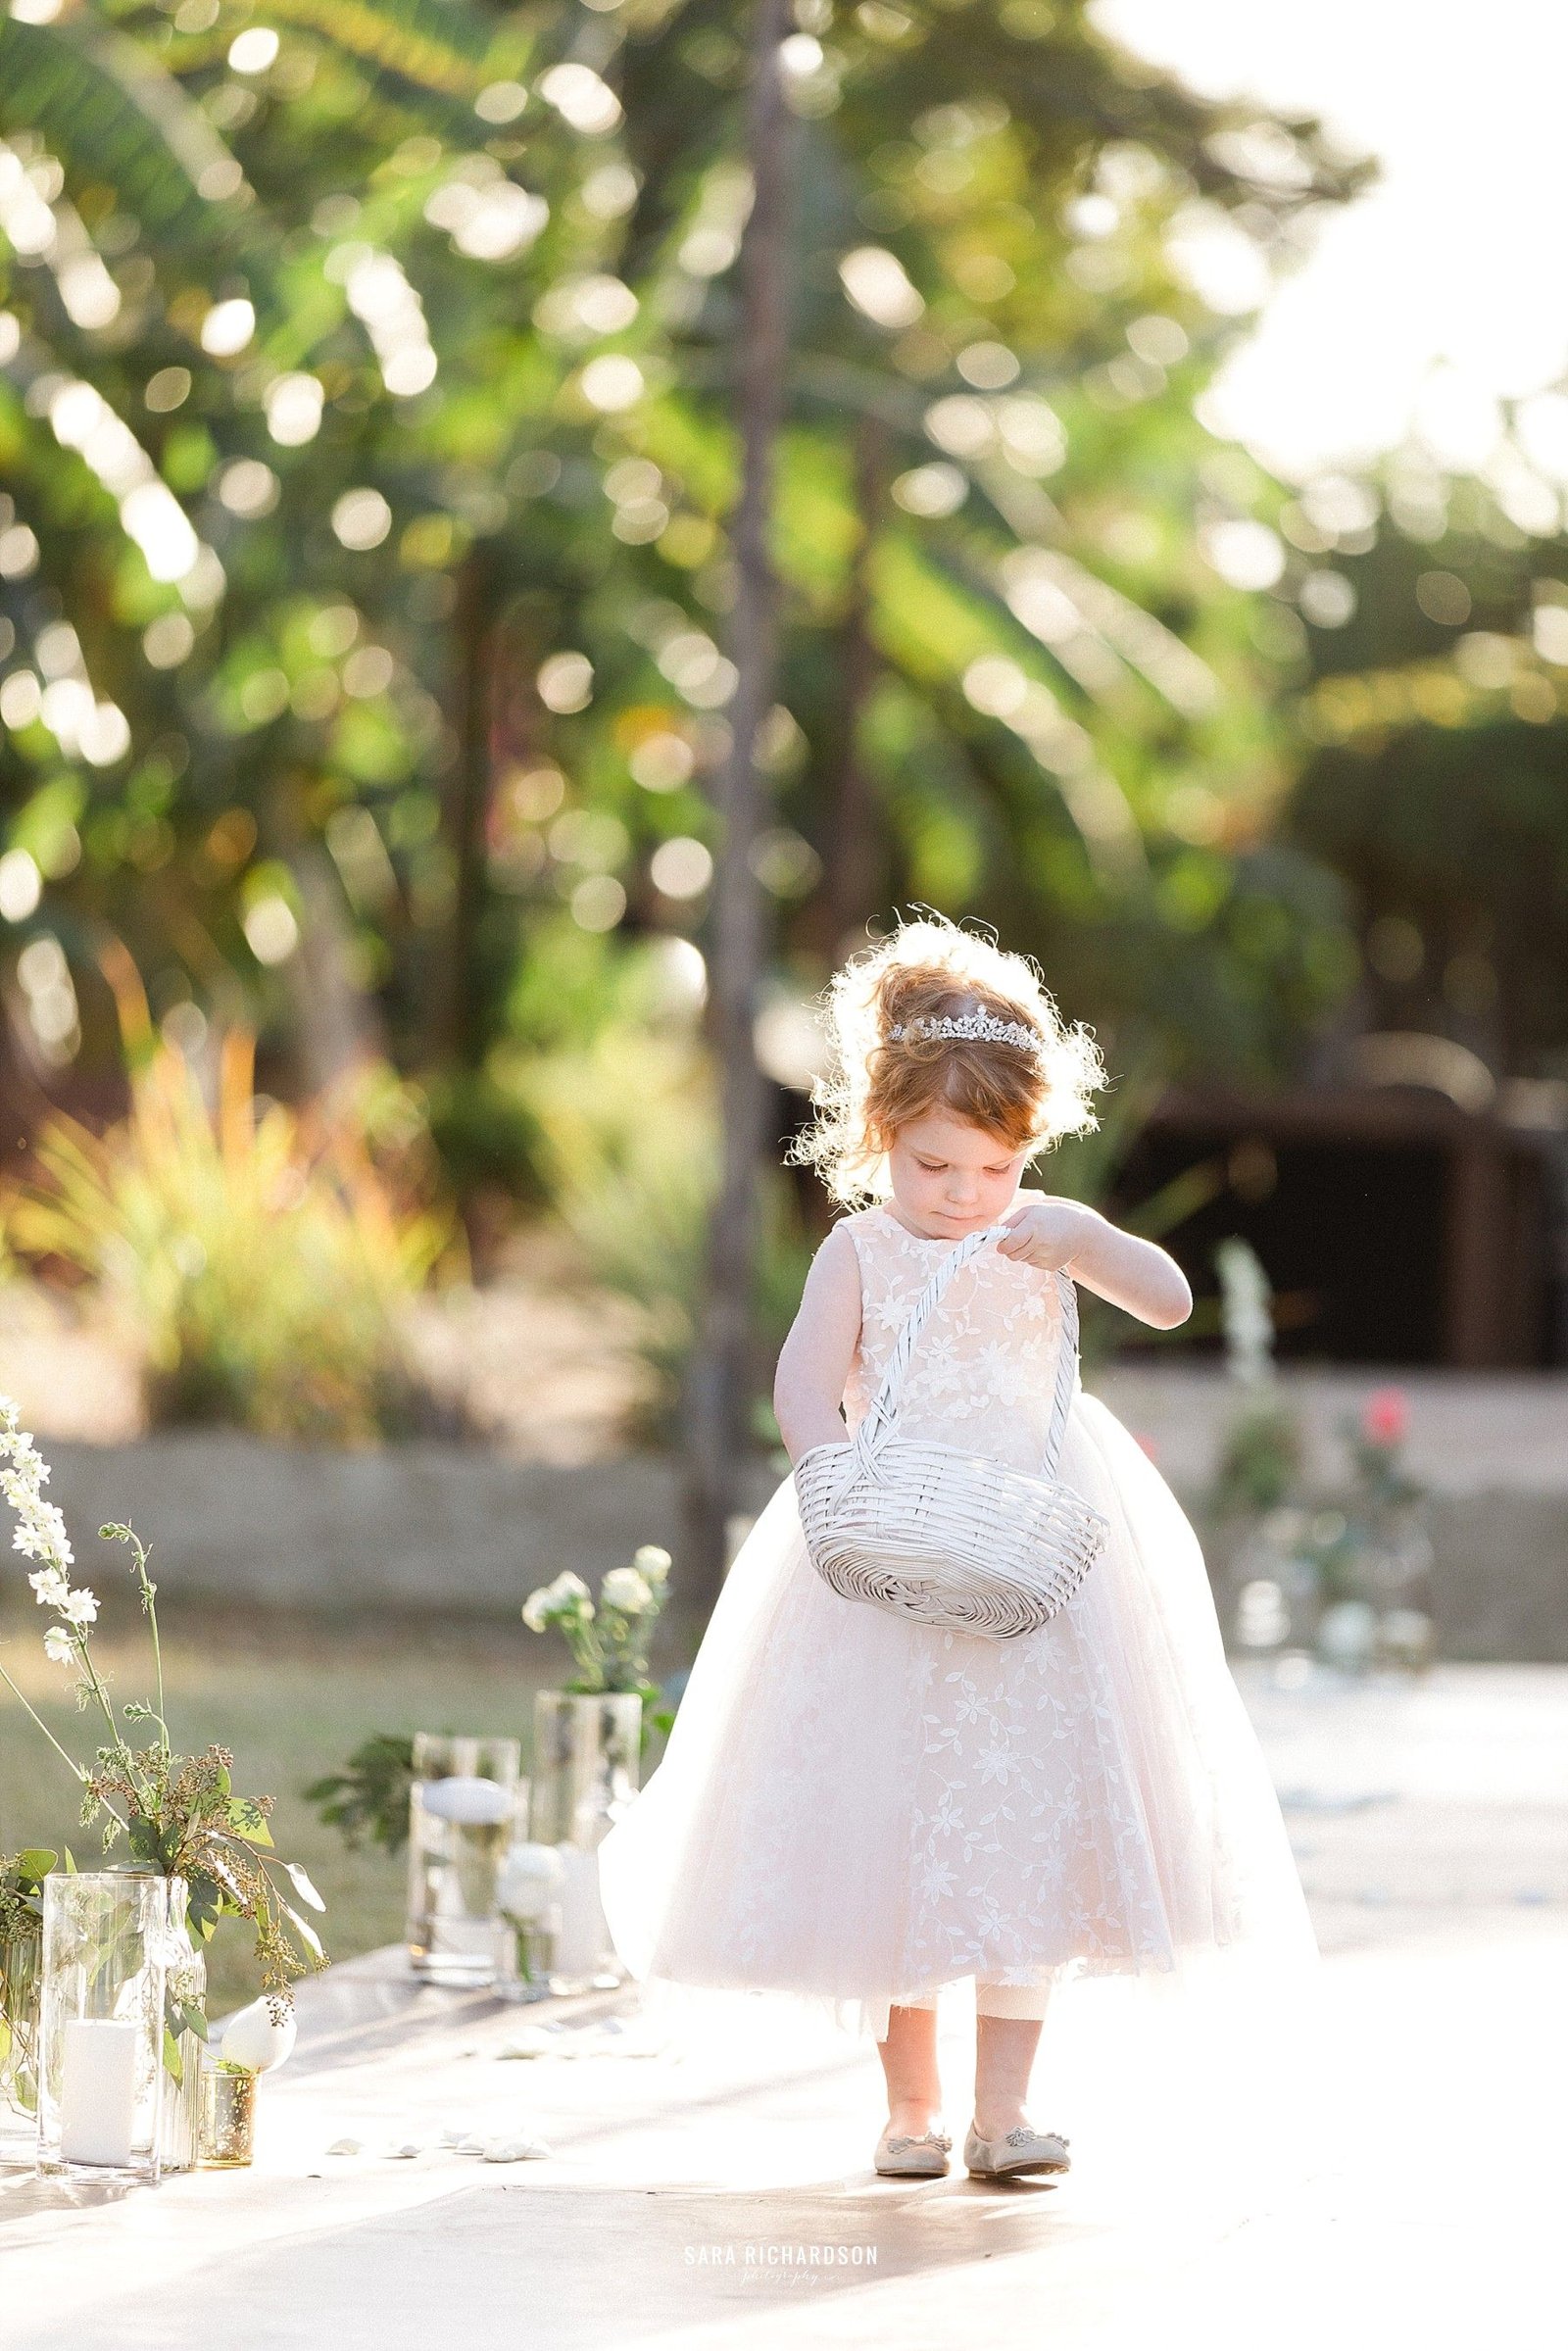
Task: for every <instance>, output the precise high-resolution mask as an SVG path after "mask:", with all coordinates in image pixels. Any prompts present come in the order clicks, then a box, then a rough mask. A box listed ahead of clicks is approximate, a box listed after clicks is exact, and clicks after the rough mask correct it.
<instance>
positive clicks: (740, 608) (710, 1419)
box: [683, 0, 795, 1601]
mask: <svg viewBox="0 0 1568 2351" xmlns="http://www.w3.org/2000/svg"><path fill="white" fill-rule="evenodd" d="M792 22H793V20H792V17H791V14H790V9H789V6H788V0H758V4H757V8H756V13H755V15H754V18H753V25H752V86H751V96H750V102H749V105H748V110H747V148H748V153H749V158H750V163H751V170H752V181H753V188H754V198H753V204H752V211H751V216H750V218H749V220H748V221H747V224H746V232H745V236H744V238H743V240H742V244H741V257H740V285H741V318H740V327H739V355H738V383H739V422H740V432H741V444H742V481H741V496H740V503H739V505H738V507H737V509H736V513H735V518H734V523H733V526H732V532H731V544H732V547H733V551H734V560H735V570H736V597H735V607H734V612H733V616H732V619H733V625H732V629H731V652H732V655H733V658H734V661H735V665H736V668H737V669H738V671H739V673H740V674H739V679H738V682H737V684H736V688H735V696H734V702H733V705H732V709H731V724H732V727H733V740H732V743H731V746H730V750H729V754H728V756H727V758H726V759H725V760H724V763H723V766H722V768H721V770H720V772H719V774H718V777H717V779H716V785H715V792H714V800H715V808H716V812H717V815H718V818H719V824H720V828H721V829H720V837H719V846H718V857H717V866H716V871H715V875H714V882H713V896H712V910H711V925H710V937H709V1016H710V1023H711V1038H712V1044H713V1050H714V1053H715V1054H716V1056H717V1060H718V1066H719V1080H720V1092H721V1101H722V1110H723V1159H722V1169H721V1175H720V1182H719V1193H718V1199H717V1201H716V1203H715V1205H714V1209H713V1215H712V1222H711V1229H710V1237H709V1262H708V1286H707V1296H706V1298H705V1301H704V1312H703V1319H702V1330H701V1334H700V1337H699V1341H698V1346H697V1348H696V1352H695V1356H694V1360H693V1365H692V1371H691V1377H690V1380H689V1383H688V1392H687V1401H686V1416H685V1418H686V1494H685V1518H686V1558H685V1560H684V1562H683V1567H684V1572H685V1578H686V1583H687V1589H688V1591H689V1592H691V1593H692V1594H693V1596H694V1597H699V1598H701V1599H704V1600H708V1601H711V1600H712V1599H713V1597H714V1596H716V1594H717V1592H718V1588H719V1585H720V1584H721V1582H722V1581H723V1575H724V1567H725V1559H726V1530H727V1526H728V1522H729V1518H730V1515H731V1512H732V1510H733V1508H734V1506H735V1502H736V1497H737V1491H738V1483H737V1482H738V1473H739V1471H740V1469H741V1467H742V1464H743V1463H744V1460H745V1457H746V1452H747V1449H748V1446H749V1443H750V1437H751V1431H750V1428H749V1425H748V1423H749V1417H750V1416H749V1404H750V1399H751V1381H752V1374H753V1368H754V1367H753V1361H752V1355H753V1347H752V1336H753V1334H752V1296H753V1289H754V1277H755V1268H756V1260H757V1248H758V1238H759V1229H760V1200H759V1173H760V1161H761V1153H762V1148H763V1131H762V1130H763V1117H764V1110H765V1105H766V1101H767V1093H766V1087H765V1084H764V1081H763V1078H762V1074H761V1072H760V1069H759V1068H758V1066H757V1055H756V1051H755V1048H754V1044H753V1031H754V1024H755V1021H756V1016H757V1007H758V997H759V988H760V980H761V974H762V965H763V955H764V950H765V936H764V922H763V907H762V892H761V887H760V883H759V882H758V879H757V876H756V874H755V873H754V872H753V870H752V852H753V848H754V845H755V843H756V840H757V836H758V833H759V832H760V829H761V815H762V808H763V802H764V786H763V782H762V778H761V776H760V773H759V770H758V765H757V759H756V737H757V730H758V727H759V725H760V722H761V720H762V718H763V717H764V715H765V714H766V712H767V711H768V710H770V709H771V708H772V702H773V681H774V673H775V669H776V665H777V636H778V615H777V604H778V596H777V583H776V581H775V579H774V576H773V567H772V561H771V556H770V552H769V547H768V525H769V521H770V516H771V508H772V486H773V463H774V452H775V447H776V443H777V440H778V432H779V426H780V423H781V421H782V418H783V414H784V396H785V393H784V387H785V374H786V368H787V365H788V359H789V280H790V214H791V180H792V174H793V166H794V143H795V142H794V138H793V135H792V131H793V124H792V122H791V118H790V116H789V113H788V111H787V108H786V106H785V102H784V91H783V79H782V70H781V67H780V64H779V48H780V44H781V43H782V42H783V40H784V39H785V38H786V36H787V34H788V32H789V30H790V27H791V24H792Z"/></svg>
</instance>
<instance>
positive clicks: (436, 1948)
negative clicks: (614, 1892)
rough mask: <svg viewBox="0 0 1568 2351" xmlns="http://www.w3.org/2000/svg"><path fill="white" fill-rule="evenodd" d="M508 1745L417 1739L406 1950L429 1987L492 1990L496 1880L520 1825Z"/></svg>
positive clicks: (422, 1735) (498, 1948) (523, 1809)
mask: <svg viewBox="0 0 1568 2351" xmlns="http://www.w3.org/2000/svg"><path fill="white" fill-rule="evenodd" d="M521 1761H522V1750H521V1746H520V1743H519V1741H518V1740H516V1739H482V1738H468V1737H462V1738H458V1737H452V1736H449V1735H447V1734H444V1733H443V1734H438V1733H434V1732H423V1731H421V1732H419V1733H417V1735H416V1738H415V1741H414V1786H413V1788H411V1790H410V1794H409V1876H408V1945H409V1962H410V1965H411V1966H412V1967H413V1969H414V1971H415V1973H416V1975H418V1976H422V1977H424V1979H425V1980H426V1982H428V1983H432V1984H458V1985H481V1984H493V1983H494V1982H495V1980H496V1977H497V1975H498V1974H499V1973H500V1972H501V1968H502V1962H503V1957H504V1952H503V1940H502V1938H503V1935H504V1933H505V1930H504V1928H503V1926H502V1922H501V1917H500V1911H499V1907H498V1904H497V1899H496V1886H497V1879H498V1876H499V1873H500V1869H501V1864H502V1862H503V1860H504V1859H505V1857H506V1855H507V1852H508V1851H509V1849H510V1848H511V1846H512V1845H513V1844H514V1842H515V1840H516V1837H517V1836H518V1833H519V1829H520V1826H521V1823H522V1822H523V1821H524V1820H525V1818H526V1813H527V1803H528V1783H527V1781H526V1780H524V1779H523V1778H522V1777H521Z"/></svg>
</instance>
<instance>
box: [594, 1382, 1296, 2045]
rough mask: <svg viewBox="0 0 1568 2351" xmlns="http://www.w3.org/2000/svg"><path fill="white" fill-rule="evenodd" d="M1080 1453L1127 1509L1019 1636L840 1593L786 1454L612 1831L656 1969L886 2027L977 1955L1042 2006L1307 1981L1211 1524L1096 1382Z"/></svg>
mask: <svg viewBox="0 0 1568 2351" xmlns="http://www.w3.org/2000/svg"><path fill="white" fill-rule="evenodd" d="M1060 1474H1061V1475H1062V1476H1063V1477H1064V1478H1065V1479H1066V1480H1067V1481H1068V1482H1069V1483H1070V1484H1071V1485H1073V1486H1075V1487H1076V1488H1077V1489H1078V1491H1079V1492H1080V1493H1081V1494H1084V1495H1085V1497H1086V1498H1087V1499H1088V1500H1089V1501H1091V1502H1092V1503H1094V1504H1095V1505H1096V1507H1097V1508H1099V1509H1100V1510H1101V1511H1103V1513H1104V1515H1105V1517H1106V1519H1107V1520H1108V1522H1109V1529H1110V1532H1109V1535H1108V1538H1107V1542H1106V1545H1105V1549H1104V1552H1103V1555H1102V1557H1101V1559H1100V1560H1099V1562H1098V1563H1097V1565H1096V1566H1095V1567H1094V1569H1093V1570H1092V1571H1091V1573H1090V1575H1089V1577H1088V1579H1087V1580H1086V1582H1085V1583H1084V1585H1083V1586H1082V1587H1081V1589H1080V1591H1079V1592H1078V1593H1077V1595H1076V1597H1075V1598H1074V1599H1073V1600H1072V1601H1071V1602H1070V1603H1069V1605H1068V1606H1067V1607H1066V1608H1065V1609H1064V1610H1062V1611H1061V1612H1060V1613H1059V1614H1058V1615H1057V1616H1056V1617H1054V1619H1053V1620H1052V1622H1051V1623H1050V1624H1048V1625H1046V1626H1045V1627H1043V1628H1042V1629H1041V1631H1040V1632H1038V1633H1035V1634H1030V1635H1027V1636H1024V1637H1023V1638H1021V1639H1017V1640H1013V1641H988V1640H985V1639H982V1638H979V1637H976V1636H972V1635H964V1634H954V1633H946V1632H937V1631H933V1630H930V1629H927V1628H925V1627H921V1626H916V1625H910V1624H907V1623H905V1622H903V1621H902V1620H900V1619H898V1618H896V1617H893V1616H890V1615H888V1614H886V1613H885V1612H884V1611H882V1610H880V1609H878V1608H874V1607H871V1606H868V1605H866V1604H864V1603H862V1602H856V1601H850V1600H845V1599H843V1598H842V1597H840V1595H839V1594H838V1593H836V1592H833V1591H831V1590H830V1589H829V1588H828V1586H826V1585H825V1584H824V1583H823V1582H822V1581H821V1579H820V1578H819V1577H818V1576H817V1575H816V1573H815V1571H814V1570H813V1568H812V1567H811V1565H810V1562H809V1558H808V1555H807V1552H806V1547H805V1543H804V1541H803V1538H802V1534H801V1526H800V1519H799V1514H798V1512H797V1509H796V1504H795V1494H794V1487H793V1484H792V1482H791V1481H790V1480H789V1479H786V1480H785V1481H784V1482H783V1484H782V1485H781V1486H780V1487H779V1489H778V1491H777V1493H776V1494H774V1495H773V1497H772V1499H771V1500H770V1501H769V1503H768V1505H767V1507H766V1509H765V1510H764V1511H763V1513H762V1515H761V1517H760V1519H759V1520H758V1522H757V1524H756V1526H755V1527H754V1528H753V1530H752V1532H751V1534H750V1536H749V1537H748V1539H747V1541H746V1543H745V1544H744V1545H743V1546H742V1548H741V1550H740V1552H739V1553H738V1555H737V1557H736V1559H735V1561H734V1564H733V1565H732V1567H731V1569H730V1572H729V1575H728V1576H727V1578H726V1580H725V1583H724V1585H723V1588H722V1590H721V1592H720V1593H719V1597H718V1600H717V1603H716V1605H715V1607H714V1610H713V1613H712V1616H711V1619H710V1622H709V1625H708V1629H707V1632H706V1634H705V1637H704V1640H703V1642H702V1646H701V1648H700V1650H699V1652H698V1655H697V1658H696V1660H695V1663H694V1664H693V1667H692V1671H691V1675H690V1678H689V1680H688V1683H687V1686H686V1690H685V1693H684V1695H683V1697H682V1699H681V1703H680V1707H679V1711H678V1713H677V1716H676V1719H675V1723H674V1726H673V1729H672V1731H671V1733H670V1737H669V1740H668V1744H667V1747H666V1749H665V1752H664V1755H663V1758H662V1761H661V1763H660V1764H659V1766H658V1768H657V1770H656V1771H655V1772H654V1773H653V1774H652V1776H651V1778H650V1780H649V1782H648V1785H647V1787H646V1788H644V1789H643V1791H642V1793H641V1795H640V1796H638V1797H637V1798H636V1800H635V1801H634V1802H633V1804H632V1805H631V1806H630V1808H629V1809H628V1811H627V1812H626V1813H625V1814H624V1815H623V1816H622V1818H621V1819H620V1820H619V1821H618V1822H617V1823H616V1825H615V1826H614V1828H613V1830H612V1831H611V1833H610V1835H609V1837H607V1838H606V1840H605V1842H604V1844H603V1845H602V1846H601V1847H600V1854H599V1866H600V1890H601V1897H602V1900H603V1903H604V1908H605V1914H606V1918H607V1920H608V1922H609V1925H610V1929H611V1934H612V1936H613V1941H614V1944H615V1948H616V1950H617V1951H618V1953H619V1955H620V1957H621V1960H622V1962H623V1963H624V1965H625V1966H626V1967H627V1968H628V1969H629V1970H630V1972H631V1973H632V1975H633V1976H634V1977H636V1978H638V1979H640V1980H642V1981H643V1982H644V1983H645V1984H648V1985H650V1986H652V1987H658V1986H661V1985H666V1986H676V1985H679V1986H703V1987H709V1988H711V1990H713V1991H727V1992H757V1993H766V1994H772V1995H775V1996H782V1997H787V1998H793V1999H794V2000H797V2001H804V2002H806V2003H809V2005H810V2006H811V2007H813V2008H815V2009H817V2010H819V2011H823V2010H825V2012H826V2013H827V2014H828V2015H830V2016H831V2018H832V2019H833V2021H834V2023H836V2024H837V2025H839V2026H840V2027H842V2028H843V2029H844V2030H846V2031H849V2032H851V2033H860V2034H869V2035H871V2036H872V2037H874V2038H876V2039H878V2040H880V2039H883V2038H885V2037H886V2033H887V2030H888V2012H889V2009H890V2007H891V2006H893V2005H894V2004H896V2003H900V2002H902V2001H908V2000H916V1999H923V2000H925V2001H927V2002H929V2001H930V1999H931V1997H932V1996H933V1995H934V1994H936V1993H938V1992H939V1991H941V1990H942V1989H943V1987H945V1986H947V1985H949V1984H956V1983H959V1982H961V1981H962V1980H964V1979H966V1978H973V1979H975V1981H976V1982H977V1984H990V1985H996V1986H1001V1987H1017V1988H1018V1990H1019V1991H1020V1993H1022V1994H1023V1997H1022V1998H1021V1999H1020V2001H1019V2003H1018V2005H1020V2006H1021V2007H1022V2008H1023V2009H1024V2010H1025V2011H1026V2012H1028V2011H1029V2009H1030V2008H1031V2005H1033V2008H1034V2013H1043V2011H1044V2008H1045V2005H1046V1997H1047V1996H1049V1997H1050V1998H1051V2000H1052V2003H1053V2006H1055V2005H1056V2004H1057V1994H1058V1991H1059V1987H1061V1986H1063V1985H1065V1984H1069V1983H1074V1982H1076V1981H1078V1980H1080V1979H1087V1978H1099V1977H1122V1978H1130V1979H1135V1980H1138V1981H1140V1982H1144V1983H1148V1984H1152V1985H1154V1986H1157V1987H1159V1988H1161V1989H1168V1988H1173V1987H1174V1988H1180V1987H1183V1986H1193V1985H1196V1984H1198V1982H1199V1980H1200V1979H1202V1978H1208V1979H1210V1980H1212V1981H1214V1982H1215V1983H1216V1984H1217V1988H1218V1990H1219V1993H1220V2009H1219V2011H1217V2012H1216V2013H1224V2014H1226V2015H1229V2016H1232V2017H1239V2015H1240V2010H1239V2009H1238V2008H1237V2006H1236V1999H1237V1995H1238V1994H1240V1993H1243V1992H1245V1990H1247V1989H1248V1988H1250V1989H1251V1990H1252V1991H1254V1992H1261V1993H1262V1994H1263V1995H1264V1997H1265V1999H1267V2000H1270V2001H1272V1999H1273V1998H1274V1996H1275V1995H1280V1994H1283V1995H1284V1996H1285V1997H1286V1998H1287V1999H1289V1998H1290V1997H1292V1996H1293V1994H1294V1992H1295V1991H1296V1989H1297V1988H1298V1987H1300V1986H1304V1985H1306V1984H1309V1983H1310V1981H1311V1979H1312V1978H1313V1976H1314V1974H1315V1965H1316V1960H1317V1946H1316V1942H1315V1939H1314V1936H1313V1934H1312V1929H1311V1926H1310V1923H1309V1921H1308V1917H1307V1912H1306V1905H1305V1901H1304V1898H1303V1895H1302V1891H1301V1886H1300V1881H1299V1876H1298V1874H1297V1869H1296V1865H1295V1861H1294V1859H1293V1856H1292V1854H1291V1850H1290V1845H1289V1841H1288V1839H1287V1837H1286V1833H1285V1827H1284V1823H1283V1820H1282V1818H1281V1814H1280V1808H1279V1803H1278V1800H1277V1798H1276V1796H1275V1793H1274V1790H1273V1788H1272V1786H1271V1785H1270V1782H1269V1777H1268V1773H1267V1769H1266V1766H1265V1764H1264V1760H1263V1756H1262V1753H1261V1750H1260V1749H1259V1746H1258V1743H1257V1739H1256V1737H1255V1735H1254V1733H1253V1731H1252V1728H1251V1724H1250V1720H1249V1718H1248V1716H1247V1713H1246V1710H1245V1708H1244V1706H1243V1703H1242V1699H1241V1696H1240V1693H1239V1691H1238V1690H1237V1688H1236V1684H1235V1682H1234V1680H1233V1679H1232V1676H1231V1673H1230V1670H1229V1667H1228V1665H1227V1663H1226V1659H1225V1654H1224V1649H1223V1645H1222V1642H1221V1639H1220V1633H1219V1627H1218V1622H1217V1619H1216V1615H1215V1609H1214V1603H1213V1599H1212V1597H1211V1594H1210V1590H1209V1585H1208V1579H1207V1576H1206V1573H1205V1571H1204V1567H1203V1561H1202V1556H1201V1551H1200V1548H1199V1544H1198V1542H1197V1539H1196V1538H1195V1536H1194V1534H1193V1531H1192V1528H1191V1527H1190V1525H1189V1524H1188V1521H1187V1519H1186V1517H1185V1516H1184V1514H1183V1512H1182V1510H1181V1508H1180V1506H1179V1505H1178V1503H1177V1501H1176V1499H1175V1497H1174V1495H1173V1494H1171V1492H1170V1490H1169V1488H1168V1487H1167V1486H1166V1485H1165V1483H1164V1480H1163V1479H1162V1478H1161V1477H1160V1475H1159V1473H1158V1471H1157V1470H1156V1469H1155V1468H1154V1466H1153V1464H1152V1462H1151V1461H1150V1460H1149V1459H1148V1458H1147V1456H1146V1455H1145V1454H1144V1452H1143V1451H1142V1450H1141V1448H1140V1447H1139V1446H1138V1445H1136V1444H1135V1443H1134V1441H1133V1440H1132V1438H1131V1437H1129V1435H1128V1434H1127V1432H1126V1430H1125V1429H1124V1428H1123V1427H1122V1426H1121V1424H1120V1422H1119V1421H1117V1420H1116V1419H1115V1417H1114V1416H1113V1414H1111V1413H1110V1412H1109V1411H1108V1410H1107V1409H1106V1408H1105V1406H1104V1405H1103V1404H1102V1403H1101V1402H1099V1401H1098V1399H1096V1398H1095V1397H1092V1396H1082V1395H1080V1396H1078V1397H1077V1399H1076V1400H1075V1402H1074V1405H1073V1409H1072V1415H1071V1418H1070V1420H1069V1423H1068V1428H1067V1433H1066V1439H1065V1443H1064V1446H1063V1451H1062V1456H1061V1462H1060ZM1031 1987H1032V1988H1034V1989H1035V1990H1036V1991H1038V1992H1039V1993H1040V1994H1041V1997H1040V1998H1039V2000H1038V2002H1037V2003H1034V2004H1032V2003H1031V2002H1030V2000H1029V1998H1028V1996H1027V1995H1028V1991H1029V1989H1030V1988H1031ZM998 2005H999V2006H1004V2007H1005V1999H1004V2000H1003V2001H1002V2002H999V2003H998Z"/></svg>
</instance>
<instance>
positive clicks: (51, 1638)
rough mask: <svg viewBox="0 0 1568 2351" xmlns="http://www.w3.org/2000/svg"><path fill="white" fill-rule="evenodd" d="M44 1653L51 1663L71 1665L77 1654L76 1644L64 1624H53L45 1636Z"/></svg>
mask: <svg viewBox="0 0 1568 2351" xmlns="http://www.w3.org/2000/svg"><path fill="white" fill-rule="evenodd" d="M43 1653H44V1655H45V1656H46V1657H47V1658H48V1660H49V1662H50V1664H51V1665H69V1664H70V1663H71V1661H72V1659H73V1657H74V1656H75V1654H76V1644H75V1642H74V1641H73V1639H72V1637H71V1635H70V1634H69V1633H68V1632H67V1631H66V1628H65V1626H64V1625H51V1626H50V1628H49V1630H48V1632H47V1633H46V1634H45V1635H44V1637H43Z"/></svg>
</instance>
